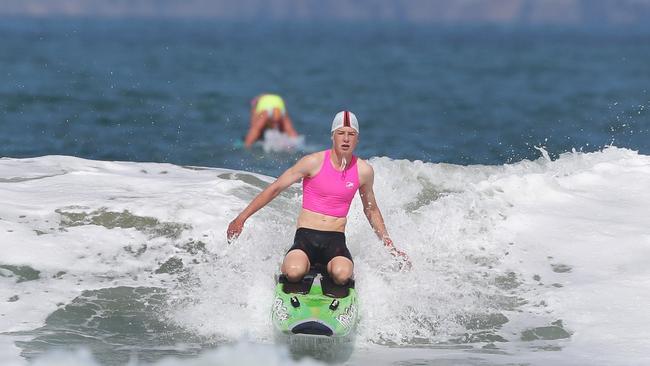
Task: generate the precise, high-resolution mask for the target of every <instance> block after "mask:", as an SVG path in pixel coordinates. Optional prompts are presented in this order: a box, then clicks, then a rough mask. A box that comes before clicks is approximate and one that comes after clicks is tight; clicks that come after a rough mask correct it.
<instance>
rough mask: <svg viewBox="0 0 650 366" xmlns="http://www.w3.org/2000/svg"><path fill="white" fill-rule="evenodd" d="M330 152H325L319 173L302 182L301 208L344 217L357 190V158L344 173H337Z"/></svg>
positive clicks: (353, 157) (354, 157) (353, 158)
mask: <svg viewBox="0 0 650 366" xmlns="http://www.w3.org/2000/svg"><path fill="white" fill-rule="evenodd" d="M330 154H331V150H325V158H324V159H323V165H322V166H321V168H320V171H319V172H318V173H316V175H315V176H313V177H311V178H309V177H306V178H304V179H303V180H302V208H304V209H306V210H309V211H313V212H317V213H320V214H323V215H328V216H334V217H346V216H347V215H348V211H350V204H351V203H352V199H353V198H354V194H355V193H356V192H357V190H358V189H359V172H358V170H357V157H356V156H354V155H353V156H352V163H351V164H349V165H348V166H347V167H346V168H345V170H344V171H338V170H336V169H334V167H333V166H332V161H331V160H330Z"/></svg>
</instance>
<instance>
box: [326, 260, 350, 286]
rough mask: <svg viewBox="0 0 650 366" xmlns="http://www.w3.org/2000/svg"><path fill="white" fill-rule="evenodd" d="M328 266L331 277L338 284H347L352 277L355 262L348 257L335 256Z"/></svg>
mask: <svg viewBox="0 0 650 366" xmlns="http://www.w3.org/2000/svg"><path fill="white" fill-rule="evenodd" d="M327 267H328V268H327V269H328V272H329V274H330V277H332V279H333V280H334V282H335V283H336V284H338V285H345V284H346V283H347V282H348V281H349V280H350V278H352V272H353V264H352V261H351V260H349V259H347V258H334V259H332V260H331V261H330V263H329V265H328V266H327Z"/></svg>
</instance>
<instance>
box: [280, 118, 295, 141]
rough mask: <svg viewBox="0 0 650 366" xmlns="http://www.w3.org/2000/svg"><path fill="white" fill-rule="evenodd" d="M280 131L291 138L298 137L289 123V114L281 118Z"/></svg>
mask: <svg viewBox="0 0 650 366" xmlns="http://www.w3.org/2000/svg"><path fill="white" fill-rule="evenodd" d="M282 131H283V132H284V133H285V134H287V135H289V136H291V137H298V132H297V131H296V129H295V128H293V123H292V122H291V118H290V117H289V114H285V115H284V117H283V118H282Z"/></svg>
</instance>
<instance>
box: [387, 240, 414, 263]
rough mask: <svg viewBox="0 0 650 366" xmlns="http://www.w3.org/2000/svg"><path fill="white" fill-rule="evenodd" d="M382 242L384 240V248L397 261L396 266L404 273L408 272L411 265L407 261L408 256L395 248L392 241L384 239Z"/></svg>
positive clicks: (408, 260) (409, 261)
mask: <svg viewBox="0 0 650 366" xmlns="http://www.w3.org/2000/svg"><path fill="white" fill-rule="evenodd" d="M383 240H384V245H386V247H388V250H390V254H392V255H393V256H394V257H395V258H396V259H398V260H399V264H398V266H399V269H400V270H405V271H408V270H410V269H411V267H412V264H411V260H410V259H409V256H408V255H406V253H404V252H403V251H401V250H399V249H397V248H395V245H394V244H393V241H392V240H391V239H390V238H388V237H386V238H384V239H383Z"/></svg>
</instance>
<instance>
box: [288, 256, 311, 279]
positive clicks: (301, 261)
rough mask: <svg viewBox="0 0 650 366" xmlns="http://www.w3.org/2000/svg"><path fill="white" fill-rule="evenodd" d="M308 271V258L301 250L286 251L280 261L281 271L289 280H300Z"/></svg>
mask: <svg viewBox="0 0 650 366" xmlns="http://www.w3.org/2000/svg"><path fill="white" fill-rule="evenodd" d="M308 271H309V259H308V258H307V255H306V254H305V253H304V252H303V251H301V250H292V251H290V252H289V253H287V256H286V257H285V258H284V262H283V263H282V273H284V275H285V276H287V279H288V280H289V281H290V282H298V281H300V280H301V279H302V278H303V277H304V276H305V275H306V274H307V272H308Z"/></svg>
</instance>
